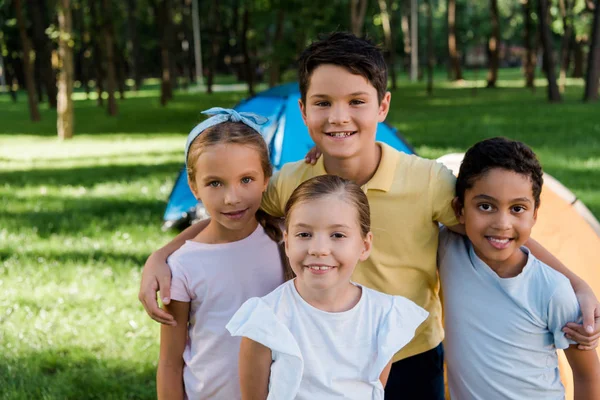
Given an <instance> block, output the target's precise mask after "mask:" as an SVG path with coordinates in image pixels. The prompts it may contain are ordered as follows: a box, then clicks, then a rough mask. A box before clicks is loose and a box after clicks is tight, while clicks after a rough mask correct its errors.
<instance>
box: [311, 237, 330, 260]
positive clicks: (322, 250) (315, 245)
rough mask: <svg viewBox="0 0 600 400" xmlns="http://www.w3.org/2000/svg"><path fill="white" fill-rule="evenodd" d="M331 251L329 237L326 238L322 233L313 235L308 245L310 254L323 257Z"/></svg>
mask: <svg viewBox="0 0 600 400" xmlns="http://www.w3.org/2000/svg"><path fill="white" fill-rule="evenodd" d="M329 252H330V250H329V246H328V241H327V238H324V237H323V236H322V235H315V236H313V237H312V239H311V241H310V243H309V247H308V254H310V255H311V256H314V257H322V256H326V255H328V254H329Z"/></svg>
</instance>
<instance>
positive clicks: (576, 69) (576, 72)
mask: <svg viewBox="0 0 600 400" xmlns="http://www.w3.org/2000/svg"><path fill="white" fill-rule="evenodd" d="M584 58H585V57H584V55H583V43H581V42H580V41H578V40H577V39H575V41H574V43H573V75H572V76H573V78H583V64H584Z"/></svg>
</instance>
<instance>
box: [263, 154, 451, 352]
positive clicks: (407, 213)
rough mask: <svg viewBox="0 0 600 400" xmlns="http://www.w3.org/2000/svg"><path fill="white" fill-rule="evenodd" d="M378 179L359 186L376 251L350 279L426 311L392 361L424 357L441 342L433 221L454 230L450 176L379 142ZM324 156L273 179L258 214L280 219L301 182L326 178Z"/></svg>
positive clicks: (441, 168)
mask: <svg viewBox="0 0 600 400" xmlns="http://www.w3.org/2000/svg"><path fill="white" fill-rule="evenodd" d="M378 145H379V146H381V149H382V152H381V161H380V162H379V167H378V168H377V171H376V172H375V175H373V177H372V178H371V180H369V182H367V183H366V184H365V185H364V186H363V187H362V188H363V190H364V191H365V193H366V194H367V197H368V199H369V204H370V207H371V231H372V232H373V248H372V251H371V256H370V257H369V258H368V259H367V260H366V261H363V262H361V263H360V264H359V265H358V266H357V267H356V270H355V271H354V274H353V275H352V280H354V281H355V282H357V283H360V284H362V285H365V286H367V287H369V288H372V289H375V290H379V291H381V292H384V293H388V294H392V295H400V296H404V297H406V298H409V299H411V300H412V301H414V302H415V303H416V304H418V305H420V306H421V307H423V308H424V309H426V310H427V311H429V317H428V318H427V320H426V321H425V322H424V323H423V324H422V325H421V326H420V327H419V328H418V329H417V332H416V334H415V338H414V339H413V340H412V341H411V342H410V343H409V344H408V345H407V346H406V347H404V348H403V349H402V350H401V351H400V352H398V353H397V354H396V355H395V356H394V358H393V361H394V362H395V361H398V360H401V359H403V358H406V357H410V356H413V355H415V354H420V353H423V352H425V351H427V350H431V349H433V348H434V347H436V346H437V345H438V344H440V342H441V341H442V339H443V338H444V330H443V328H442V306H441V303H440V297H439V279H438V273H437V247H438V234H439V229H438V222H441V223H442V224H444V225H447V226H452V225H456V224H457V223H458V221H457V220H456V217H455V215H454V211H453V210H452V207H451V201H452V198H453V197H454V186H455V182H456V180H455V178H454V176H453V175H452V173H451V172H450V171H449V170H448V169H447V168H445V167H444V166H442V165H441V164H439V163H437V162H435V161H433V160H428V159H424V158H421V157H418V156H415V155H408V154H405V153H401V152H399V151H397V150H395V149H394V148H392V147H390V146H388V145H387V144H384V143H378ZM325 174H327V172H326V171H325V167H324V166H323V157H321V158H320V159H319V161H318V162H317V163H316V164H315V165H310V164H306V163H305V162H304V160H301V161H297V162H295V163H289V164H286V165H284V166H283V168H282V169H281V170H280V171H279V173H277V174H275V175H274V176H273V178H271V181H270V183H269V186H268V188H267V191H266V193H265V195H264V197H263V201H262V206H261V207H262V208H263V209H264V210H265V211H266V212H268V213H269V214H271V215H274V216H283V210H284V209H285V203H286V202H287V200H288V199H289V198H290V196H291V194H292V192H293V191H294V189H295V188H296V187H297V186H298V185H299V184H300V183H302V182H304V181H305V180H308V179H310V178H312V177H315V176H319V175H325Z"/></svg>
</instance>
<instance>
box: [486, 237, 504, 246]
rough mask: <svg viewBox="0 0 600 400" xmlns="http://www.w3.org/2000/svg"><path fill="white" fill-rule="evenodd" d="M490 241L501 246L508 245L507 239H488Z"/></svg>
mask: <svg viewBox="0 0 600 400" xmlns="http://www.w3.org/2000/svg"><path fill="white" fill-rule="evenodd" d="M490 241H492V242H496V243H502V244H505V243H508V239H495V238H493V237H491V238H490Z"/></svg>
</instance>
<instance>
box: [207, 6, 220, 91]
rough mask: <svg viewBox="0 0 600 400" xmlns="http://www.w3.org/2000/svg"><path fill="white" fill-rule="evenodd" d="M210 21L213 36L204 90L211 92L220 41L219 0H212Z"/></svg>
mask: <svg viewBox="0 0 600 400" xmlns="http://www.w3.org/2000/svg"><path fill="white" fill-rule="evenodd" d="M211 19H212V21H213V32H214V37H213V40H212V42H211V44H210V60H209V62H208V74H207V76H206V92H207V93H209V94H211V93H212V92H213V84H214V82H215V73H216V69H217V58H218V57H219V48H220V41H221V15H220V12H219V0H212V18H211Z"/></svg>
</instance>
